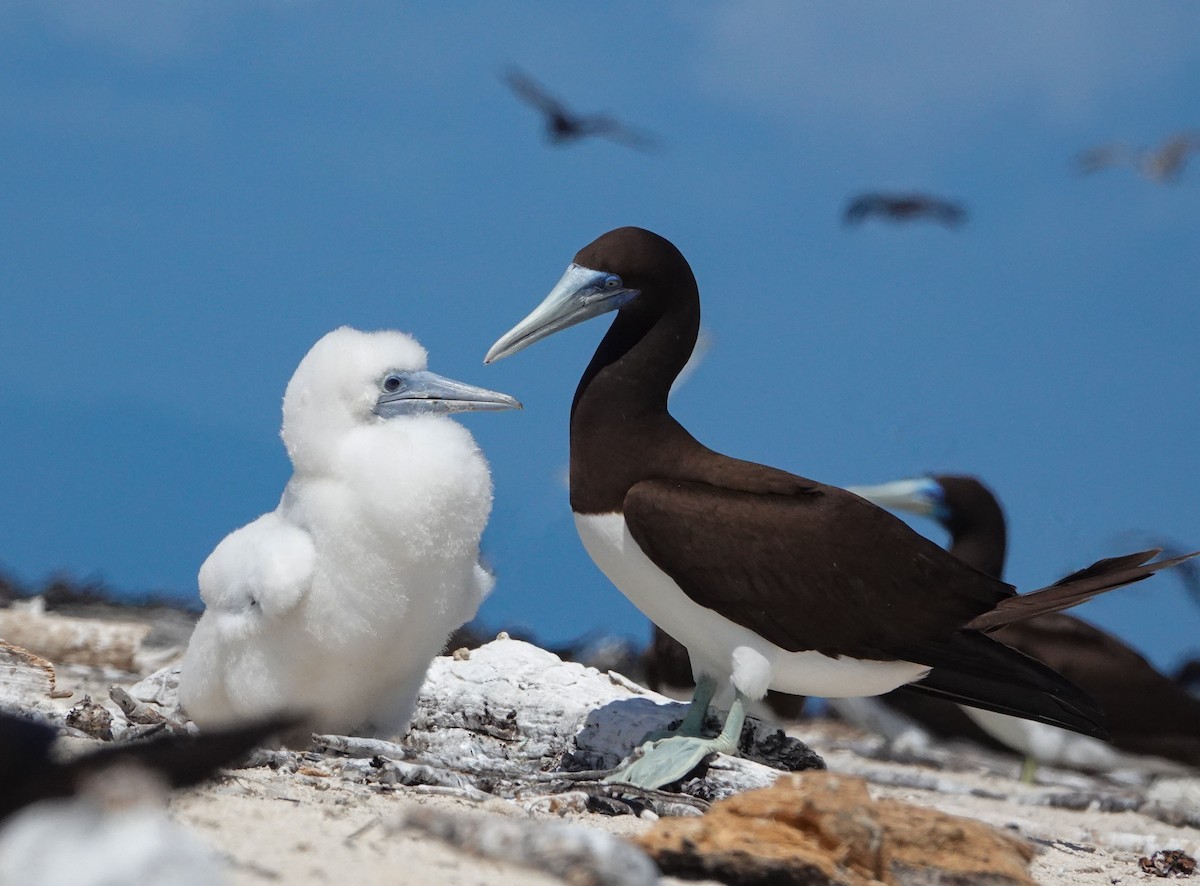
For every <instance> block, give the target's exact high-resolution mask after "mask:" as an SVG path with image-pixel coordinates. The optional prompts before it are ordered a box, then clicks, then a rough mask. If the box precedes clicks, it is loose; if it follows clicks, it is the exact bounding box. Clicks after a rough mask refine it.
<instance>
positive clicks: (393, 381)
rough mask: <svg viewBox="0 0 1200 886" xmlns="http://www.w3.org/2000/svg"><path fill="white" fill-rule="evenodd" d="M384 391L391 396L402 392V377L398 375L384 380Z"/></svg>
mask: <svg viewBox="0 0 1200 886" xmlns="http://www.w3.org/2000/svg"><path fill="white" fill-rule="evenodd" d="M383 389H384V390H385V391H387V392H388V393H389V394H394V393H396V391H398V390H400V377H399V376H397V375H389V376H388V377H387V378H385V379H384V380H383Z"/></svg>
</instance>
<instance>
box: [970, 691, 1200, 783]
mask: <svg viewBox="0 0 1200 886" xmlns="http://www.w3.org/2000/svg"><path fill="white" fill-rule="evenodd" d="M959 707H961V708H962V709H963V711H965V712H966V714H967V716H968V717H970V718H971V719H972V720H974V721H975V722H976V723H977V724H979V728H981V729H982V730H983V731H984V732H986V733H987V734H988V735H990V736H991V737H992V738H994V739H996V740H997V741H999V742H1000V743H1001V744H1004V745H1007V746H1008V747H1010V748H1012V749H1013V750H1015V751H1020V752H1021V753H1022V754H1024V755H1025V756H1027V757H1032V758H1033V759H1034V760H1037V762H1039V763H1043V764H1045V765H1047V766H1067V767H1070V768H1072V769H1085V770H1088V771H1091V772H1112V771H1113V770H1115V769H1141V770H1144V771H1147V772H1179V771H1185V770H1186V768H1187V767H1185V766H1182V765H1180V764H1178V763H1175V762H1174V761H1172V760H1166V759H1164V758H1162V757H1149V756H1144V755H1141V754H1130V753H1127V752H1125V751H1122V750H1121V749H1120V748H1118V747H1116V746H1115V745H1112V744H1109V743H1108V742H1106V741H1101V740H1100V739H1098V738H1093V737H1092V736H1090V735H1080V734H1079V733H1077V732H1071V731H1070V730H1069V729H1063V728H1062V727H1061V726H1051V725H1050V724H1049V723H1039V722H1037V721H1035V720H1023V719H1021V718H1020V717H1013V716H1010V715H1008V714H998V713H996V712H995V711H984V710H980V709H978V708H969V707H967V706H966V705H959Z"/></svg>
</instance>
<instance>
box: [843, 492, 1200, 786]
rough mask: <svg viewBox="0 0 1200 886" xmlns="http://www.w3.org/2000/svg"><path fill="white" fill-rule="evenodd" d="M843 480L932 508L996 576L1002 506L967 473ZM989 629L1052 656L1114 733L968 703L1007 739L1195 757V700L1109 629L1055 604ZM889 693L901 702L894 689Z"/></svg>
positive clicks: (1183, 759) (1096, 752)
mask: <svg viewBox="0 0 1200 886" xmlns="http://www.w3.org/2000/svg"><path fill="white" fill-rule="evenodd" d="M851 489H852V491H854V492H856V493H857V494H858V495H861V496H863V497H864V498H866V499H868V500H870V501H873V502H875V503H876V504H879V505H882V506H884V507H888V508H895V509H898V510H903V511H907V512H909V513H914V514H919V515H922V516H926V517H930V518H932V519H933V520H935V521H937V522H938V523H939V524H941V525H942V526H943V527H944V528H945V529H946V530H947V531H948V532H949V533H950V553H951V554H953V555H954V556H956V557H958V558H959V559H961V560H963V561H965V562H967V563H969V564H971V565H972V566H974V567H975V568H977V569H979V570H981V571H983V572H986V573H988V574H989V575H994V576H996V577H997V578H1000V577H1001V576H1002V574H1003V571H1004V557H1005V552H1006V543H1007V538H1006V527H1005V519H1004V512H1003V510H1002V509H1001V507H1000V503H999V501H998V500H997V498H996V496H995V494H993V493H992V491H991V490H990V489H988V488H987V487H986V486H985V485H984V484H983V483H981V482H980V481H979V480H978V479H976V478H975V477H970V476H956V475H936V476H932V477H927V478H920V479H914V480H899V481H896V482H894V483H885V484H882V485H879V486H863V487H851ZM1180 559H1183V558H1180ZM1193 562H1194V561H1193ZM992 636H993V637H995V638H996V639H997V640H999V641H1000V642H1002V643H1005V644H1007V645H1008V646H1012V647H1013V648H1014V649H1017V650H1020V651H1021V652H1023V653H1025V654H1026V655H1028V656H1031V657H1032V658H1036V659H1037V660H1038V661H1041V662H1045V663H1046V664H1048V665H1050V667H1052V668H1054V669H1055V670H1056V671H1058V672H1059V673H1060V674H1062V675H1063V676H1064V677H1066V678H1067V679H1069V680H1071V681H1072V682H1073V683H1075V684H1076V685H1077V686H1079V687H1080V688H1081V689H1083V690H1084V691H1085V692H1087V693H1088V694H1089V695H1091V696H1092V697H1093V698H1094V699H1096V701H1097V702H1099V704H1100V706H1101V708H1103V710H1104V716H1105V722H1106V725H1107V726H1108V729H1109V732H1110V734H1111V742H1112V744H1111V746H1108V745H1099V744H1098V743H1092V742H1091V741H1089V740H1088V739H1080V738H1079V737H1078V736H1075V735H1072V734H1069V733H1064V732H1062V730H1058V729H1054V728H1053V727H1049V726H1045V725H1043V724H1034V723H1028V722H1027V721H1014V720H1013V719H1012V718H1005V719H1003V720H999V719H997V716H996V715H993V714H986V715H984V716H983V717H979V716H978V714H977V713H976V712H969V713H970V714H971V716H972V718H973V719H975V720H977V721H978V723H979V725H980V726H981V727H982V728H983V729H984V731H986V732H987V733H988V734H989V735H992V736H993V737H995V738H996V739H998V740H999V741H1001V742H1002V743H1004V744H1005V745H1007V746H1008V747H1011V748H1013V749H1014V750H1018V751H1021V752H1022V753H1024V754H1026V755H1027V756H1028V757H1030V758H1032V759H1035V760H1037V761H1038V762H1041V763H1048V764H1053V765H1069V766H1075V767H1078V768H1083V769H1109V768H1116V767H1121V766H1125V765H1131V764H1132V765H1138V766H1142V767H1144V768H1152V767H1153V765H1154V763H1153V761H1146V760H1130V759H1129V757H1128V755H1131V754H1132V755H1138V756H1140V757H1156V758H1162V759H1165V760H1171V761H1174V762H1176V763H1182V764H1184V765H1186V766H1200V700H1197V699H1195V698H1193V697H1192V696H1190V695H1189V694H1188V693H1187V691H1186V690H1185V689H1184V688H1183V687H1181V686H1179V685H1178V684H1177V683H1176V682H1175V681H1174V680H1172V679H1171V678H1170V677H1168V676H1166V675H1164V674H1162V673H1160V672H1159V671H1158V670H1157V669H1155V667H1154V666H1153V665H1152V664H1150V662H1148V661H1146V659H1145V658H1144V657H1142V655H1140V654H1139V653H1138V652H1136V651H1134V650H1133V649H1131V648H1130V647H1129V646H1127V645H1126V644H1125V643H1123V642H1122V641H1121V640H1119V639H1118V638H1117V637H1114V636H1113V635H1112V634H1109V633H1107V632H1106V631H1102V630H1100V629H1099V628H1097V627H1094V626H1093V625H1091V624H1089V623H1088V622H1086V621H1083V620H1082V619H1079V618H1076V617H1074V616H1071V615H1065V614H1062V613H1052V614H1048V615H1042V616H1039V617H1037V618H1031V619H1029V620H1027V621H1021V622H1017V623H1014V624H1010V625H1006V626H1004V627H1002V628H1000V629H998V630H997V631H995V632H994V633H993V634H992ZM888 701H889V702H891V701H895V702H898V703H899V704H900V707H901V709H902V710H904V709H905V706H904V703H903V699H902V697H901V696H900V695H899V694H896V695H892V696H888ZM906 712H907V711H906ZM1113 749H1116V750H1117V751H1120V752H1122V753H1114V750H1113Z"/></svg>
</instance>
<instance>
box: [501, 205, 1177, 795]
mask: <svg viewBox="0 0 1200 886" xmlns="http://www.w3.org/2000/svg"><path fill="white" fill-rule="evenodd" d="M608 312H616V317H615V319H614V320H613V322H612V325H611V326H610V327H609V330H608V332H607V333H606V334H605V336H604V338H603V339H602V341H601V342H600V345H599V347H598V348H597V349H596V352H595V354H594V355H593V357H592V360H591V362H590V363H589V365H588V367H587V369H586V370H585V371H584V373H583V377H582V378H581V379H580V382H579V386H578V388H577V389H576V393H575V399H574V402H573V403H572V407H571V418H570V436H571V446H570V455H571V485H570V499H571V509H572V511H573V512H574V517H575V525H576V529H577V530H578V532H579V536H580V539H581V540H582V542H583V545H584V548H585V549H586V550H587V551H588V553H589V554H590V555H591V557H592V559H593V561H594V562H595V563H596V564H597V566H599V568H600V570H601V571H602V572H604V574H605V575H606V576H608V578H609V579H610V580H611V581H612V582H613V584H615V585H616V586H617V587H618V588H619V589H620V590H621V592H622V593H624V594H625V595H626V596H627V597H628V598H629V599H630V601H631V602H633V603H634V604H635V605H636V606H637V607H638V608H639V609H641V610H642V612H643V613H644V614H645V615H646V616H648V617H649V618H650V620H651V621H653V622H654V623H655V624H658V625H659V626H661V627H662V628H663V629H664V630H666V631H667V632H668V633H669V634H670V635H671V636H672V637H674V638H676V639H677V640H679V641H680V642H681V643H683V644H684V646H686V647H687V650H688V656H689V658H690V660H691V663H692V669H693V673H694V675H695V676H696V691H695V693H694V694H693V696H692V702H691V705H690V706H689V709H688V712H687V714H686V715H685V717H684V720H683V722H682V724H680V726H679V728H678V729H677V730H676V732H675V733H674V734H672V735H670V736H668V737H665V738H662V739H661V740H658V741H655V742H654V743H652V744H651V746H650V747H649V748H647V752H646V753H645V754H644V755H643V756H642V757H641V758H640V759H638V760H636V761H635V762H633V763H632V764H631V765H629V766H628V767H627V768H625V769H624V770H622V771H620V772H618V773H616V774H615V775H614V776H612V778H613V780H617V781H622V782H627V783H631V784H635V785H638V786H640V787H660V786H662V785H665V784H669V783H671V782H673V781H676V780H678V779H680V778H682V777H684V776H685V775H686V774H687V773H688V772H690V771H691V770H692V769H693V768H695V766H697V765H698V764H699V763H700V762H701V761H702V760H703V759H704V758H705V757H707V756H708V755H709V754H711V753H712V752H714V751H722V752H725V753H735V752H736V749H737V746H738V739H739V737H740V736H741V731H742V725H743V723H744V719H745V709H746V704H747V702H748V701H752V700H758V699H761V698H762V697H763V696H764V695H765V693H766V691H767V690H768V689H779V690H782V691H784V692H788V693H791V694H795V695H820V696H826V697H838V696H860V695H878V694H881V693H884V692H888V691H890V690H892V689H895V688H897V687H898V686H902V685H905V684H912V685H913V686H914V688H915V689H918V690H920V691H924V692H928V693H931V694H934V695H938V696H940V697H943V698H952V699H955V700H957V701H959V702H962V703H965V704H969V705H973V706H976V707H983V708H987V709H991V710H998V711H1001V712H1004V713H1010V714H1015V715H1017V716H1021V717H1029V718H1035V719H1039V720H1043V721H1045V722H1049V723H1055V724H1056V725H1061V726H1066V727H1068V728H1070V729H1074V730H1077V731H1080V732H1083V733H1085V734H1091V735H1101V736H1102V735H1104V734H1105V730H1104V726H1103V725H1102V720H1103V715H1102V713H1101V711H1100V710H1099V709H1098V708H1097V706H1096V704H1095V703H1094V702H1093V701H1092V699H1091V698H1089V697H1088V696H1087V695H1086V694H1085V693H1083V692H1082V691H1080V690H1079V689H1078V688H1076V687H1075V686H1073V685H1072V684H1071V683H1069V682H1068V681H1066V680H1064V679H1063V678H1062V677H1061V676H1060V675H1058V674H1057V673H1056V672H1054V671H1053V670H1051V669H1050V668H1048V667H1046V666H1044V665H1042V664H1041V663H1039V662H1036V661H1034V660H1032V659H1030V658H1028V657H1026V656H1023V655H1021V654H1020V653H1018V652H1015V651H1014V650H1012V649H1010V648H1009V647H1007V646H1005V645H1003V644H1002V643H999V642H997V641H995V640H993V639H992V638H991V637H990V636H988V632H989V631H992V630H994V629H996V628H998V627H1001V626H1003V625H1005V624H1008V623H1011V622H1013V621H1019V620H1021V619H1024V618H1031V617H1033V616H1036V615H1039V614H1042V613H1044V612H1050V611H1055V610H1057V609H1062V608H1065V607H1066V606H1070V605H1074V604H1076V603H1080V602H1082V601H1083V600H1085V599H1088V598H1089V597H1091V596H1093V595H1095V594H1097V593H1101V592H1102V591H1104V590H1107V589H1110V588H1112V587H1114V586H1116V585H1119V584H1122V583H1126V582H1129V581H1133V580H1136V579H1137V578H1138V577H1144V575H1148V574H1150V573H1152V572H1154V571H1155V570H1156V569H1159V568H1161V567H1162V565H1164V564H1161V563H1157V564H1156V563H1151V564H1146V563H1145V560H1147V559H1148V558H1149V556H1150V554H1151V552H1144V553H1142V554H1140V555H1135V556H1131V557H1128V558H1119V559H1117V560H1109V561H1101V562H1099V563H1097V564H1095V565H1093V566H1091V567H1089V568H1088V569H1085V570H1081V571H1080V572H1078V573H1074V574H1072V575H1071V576H1068V577H1067V578H1066V579H1063V580H1062V581H1060V582H1057V583H1056V584H1054V585H1052V586H1050V587H1047V588H1043V589H1041V590H1040V591H1034V592H1031V593H1028V594H1023V595H1018V594H1017V593H1016V591H1015V589H1014V588H1012V587H1011V586H1010V585H1007V584H1004V583H1003V582H1001V581H999V580H997V579H994V578H992V577H990V576H987V575H985V574H984V573H982V572H980V571H979V570H977V569H974V568H972V567H970V566H968V565H966V564H965V563H963V562H962V561H961V560H959V559H958V558H957V557H954V556H953V555H951V554H949V553H948V552H946V551H945V550H943V549H942V548H940V547H939V546H937V545H936V544H934V543H933V542H931V541H929V540H928V539H926V538H924V537H923V536H921V535H919V534H918V533H916V532H914V531H913V530H912V529H910V528H909V527H908V526H907V525H906V524H905V523H904V522H903V521H901V520H899V519H898V518H896V517H894V516H892V515H891V514H889V513H887V512H886V511H884V510H882V509H880V508H878V507H876V506H875V505H872V504H870V503H868V502H866V501H864V500H863V499H861V498H859V497H858V496H856V495H853V494H852V493H849V492H846V491H845V490H842V489H838V488H837V487H834V486H828V485H826V484H823V483H819V482H816V481H813V480H809V479H806V478H804V477H800V476H797V475H795V474H791V473H789V472H787V471H782V470H778V469H776V468H771V467H768V466H766V465H759V464H754V463H752V462H746V461H742V460H739V459H736V458H730V457H728V456H725V455H722V454H720V453H717V452H714V451H713V450H711V449H708V448H707V447H705V446H704V445H703V444H701V443H700V442H699V441H697V440H696V439H695V438H694V437H692V435H691V434H689V433H688V431H687V430H686V429H685V428H684V427H683V426H682V425H681V424H679V422H678V421H676V420H675V419H674V418H673V417H672V416H671V415H670V413H669V411H668V409H667V396H668V393H669V391H670V389H671V385H672V383H673V382H674V380H675V378H676V376H677V375H678V374H679V372H680V370H682V369H683V366H684V365H685V364H686V363H687V360H688V358H689V357H690V356H691V353H692V349H693V347H694V346H695V344H696V337H697V333H698V331H699V328H700V296H699V288H698V285H697V283H696V278H695V276H694V274H693V273H692V269H691V267H690V266H689V265H688V262H687V260H686V259H685V258H684V257H683V254H682V253H681V252H680V251H679V250H678V249H676V248H675V246H674V245H673V244H672V243H670V242H669V241H667V240H666V239H664V238H662V237H660V236H659V235H657V234H654V233H652V232H650V231H647V230H644V229H641V228H632V227H627V228H618V229H616V230H613V231H609V232H608V233H607V234H604V235H603V236H601V237H599V238H598V239H597V240H595V241H594V242H592V243H591V244H589V245H588V246H585V247H584V248H583V249H582V250H580V251H579V252H578V253H577V254H576V255H575V257H574V259H573V260H572V261H571V263H570V264H569V265H568V266H567V270H566V272H565V273H564V274H563V275H562V277H561V278H560V280H559V281H558V283H557V284H556V285H555V286H554V288H553V289H552V290H551V292H550V294H549V295H548V296H547V297H546V298H545V299H544V300H543V301H542V303H541V304H540V305H539V306H538V307H537V308H535V309H534V310H533V312H532V313H530V314H529V315H528V316H527V317H526V318H525V319H524V320H522V321H521V322H519V323H518V324H517V325H516V326H515V327H513V328H512V329H511V330H509V331H508V332H507V333H505V334H504V335H502V336H501V337H500V339H499V340H497V341H496V343H495V344H493V345H492V347H491V348H490V349H489V351H488V353H487V355H486V356H485V358H484V362H492V361H494V360H498V359H500V358H502V357H507V356H509V355H511V354H514V353H516V352H517V351H520V350H522V349H523V348H525V347H527V346H528V345H530V344H533V343H534V342H536V341H539V340H540V339H543V338H545V337H546V336H548V335H551V334H553V333H555V332H558V331H560V330H562V329H566V328H568V327H570V326H573V325H575V324H577V323H580V322H582V321H584V320H587V319H589V318H592V317H597V316H600V315H603V314H605V313H608ZM764 396H765V395H764ZM714 408H717V407H716V404H714ZM721 687H724V688H726V689H729V690H731V691H732V695H733V701H732V703H731V704H730V705H729V713H728V715H727V717H726V720H725V725H724V727H723V729H722V730H721V733H720V735H718V736H717V737H715V738H705V737H704V736H703V735H702V734H701V729H702V728H703V722H704V716H705V714H706V712H707V710H708V705H709V702H710V701H712V699H713V698H714V697H715V694H716V692H717V690H718V688H721Z"/></svg>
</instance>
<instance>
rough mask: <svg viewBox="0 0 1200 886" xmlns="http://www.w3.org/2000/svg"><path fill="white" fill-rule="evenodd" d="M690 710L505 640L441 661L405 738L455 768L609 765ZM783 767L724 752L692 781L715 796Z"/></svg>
mask: <svg viewBox="0 0 1200 886" xmlns="http://www.w3.org/2000/svg"><path fill="white" fill-rule="evenodd" d="M685 710H686V705H684V704H681V703H679V702H676V701H673V700H672V699H669V698H667V697H665V696H662V695H659V694H658V693H655V692H651V691H649V690H647V689H644V688H642V687H640V686H636V684H635V686H634V687H633V688H630V686H629V685H628V682H627V681H625V680H623V679H617V680H614V679H612V677H610V676H609V675H608V674H602V673H600V672H599V671H597V670H596V669H595V668H589V667H584V666H583V665H581V664H577V663H575V662H564V661H562V660H561V659H559V658H558V656H556V655H554V654H553V653H550V652H547V651H546V650H544V649H540V648H538V647H537V646H533V645H531V644H529V643H523V642H521V641H519V640H510V639H497V640H495V641H493V642H492V643H488V644H486V645H485V646H482V647H480V648H479V649H474V650H472V651H471V655H470V657H469V658H466V659H462V658H459V659H455V658H451V657H446V656H443V657H440V658H437V659H434V661H433V664H432V665H431V666H430V668H429V673H428V674H427V675H426V678H425V684H424V685H423V686H422V687H421V694H420V698H419V699H418V702H417V711H416V714H415V715H414V717H413V721H412V727H411V729H410V731H409V733H408V736H407V737H406V738H405V741H404V744H405V747H407V748H411V749H412V752H413V753H414V754H415V755H416V756H419V757H421V758H422V759H426V760H436V761H439V762H441V763H443V764H444V765H448V766H451V767H455V768H458V767H456V761H462V762H463V764H464V766H463V767H462V768H469V766H470V764H471V763H476V764H477V763H478V761H480V760H486V761H488V762H489V763H496V762H508V763H519V764H523V767H524V768H528V769H529V770H533V771H538V770H561V769H566V770H572V769H589V770H606V769H611V768H613V767H615V766H616V765H617V764H618V763H620V762H621V760H622V759H624V758H625V757H627V756H628V755H629V754H630V753H631V752H632V751H633V750H634V748H636V747H637V745H638V743H639V742H640V741H641V739H642V737H643V736H644V735H645V734H646V733H647V732H651V731H654V730H660V729H665V728H666V727H667V726H669V725H670V724H671V723H672V722H675V721H677V720H679V719H680V718H682V716H683V712H684V711H685ZM714 725H715V724H714ZM763 731H764V732H766V730H763ZM768 737H769V736H768ZM759 741H760V737H758V736H757V734H756V741H755V743H756V745H757V744H758V743H759ZM818 762H819V761H818ZM547 774H549V773H547ZM778 775H779V771H778V770H777V769H772V768H769V767H767V766H764V765H762V764H760V763H756V762H753V761H751V760H747V759H745V758H742V757H726V756H722V757H720V758H719V759H717V760H716V761H715V762H714V763H713V764H712V765H711V766H710V767H709V769H708V772H707V773H706V775H705V777H704V778H703V779H695V780H693V781H697V782H702V784H697V785H694V786H693V788H687V786H686V785H685V789H688V790H689V792H693V789H694V792H695V795H696V796H698V797H701V798H702V799H704V800H713V799H717V798H720V797H725V796H730V795H731V794H734V793H737V792H739V791H744V790H749V789H752V788H758V787H766V786H767V785H769V784H771V783H773V782H774V781H775V779H776V777H778Z"/></svg>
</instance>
